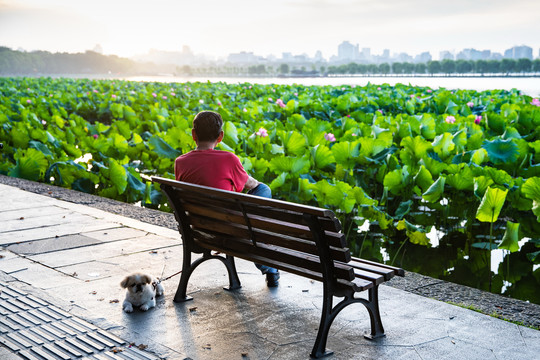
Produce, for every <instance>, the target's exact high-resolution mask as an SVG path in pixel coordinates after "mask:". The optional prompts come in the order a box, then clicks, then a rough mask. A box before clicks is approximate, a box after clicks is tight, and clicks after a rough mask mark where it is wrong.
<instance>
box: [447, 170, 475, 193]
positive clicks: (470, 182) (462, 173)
mask: <svg viewBox="0 0 540 360" xmlns="http://www.w3.org/2000/svg"><path fill="white" fill-rule="evenodd" d="M446 183H447V184H448V185H450V186H452V187H454V188H455V189H457V190H471V191H472V190H474V176H473V172H472V171H471V168H470V167H468V166H464V167H463V168H462V169H461V170H459V171H458V172H457V173H456V174H449V175H448V176H447V177H446Z"/></svg>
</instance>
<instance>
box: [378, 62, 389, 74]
mask: <svg viewBox="0 0 540 360" xmlns="http://www.w3.org/2000/svg"><path fill="white" fill-rule="evenodd" d="M379 72H380V73H381V74H383V75H386V74H388V73H389V72H390V64H388V63H382V64H380V65H379Z"/></svg>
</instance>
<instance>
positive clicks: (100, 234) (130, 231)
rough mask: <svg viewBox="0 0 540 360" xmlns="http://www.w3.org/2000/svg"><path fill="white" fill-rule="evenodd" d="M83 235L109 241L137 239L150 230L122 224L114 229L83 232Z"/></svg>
mask: <svg viewBox="0 0 540 360" xmlns="http://www.w3.org/2000/svg"><path fill="white" fill-rule="evenodd" d="M83 235H85V236H87V237H90V238H93V239H96V240H99V241H100V242H109V241H117V240H124V239H136V238H139V237H143V236H147V235H148V232H146V231H143V230H139V229H134V228H130V227H125V226H122V227H117V228H113V229H106V230H100V231H92V232H86V233H83Z"/></svg>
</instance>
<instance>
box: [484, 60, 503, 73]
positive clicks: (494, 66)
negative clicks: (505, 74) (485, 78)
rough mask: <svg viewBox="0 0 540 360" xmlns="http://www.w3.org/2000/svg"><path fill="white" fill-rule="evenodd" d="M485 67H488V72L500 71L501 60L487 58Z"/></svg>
mask: <svg viewBox="0 0 540 360" xmlns="http://www.w3.org/2000/svg"><path fill="white" fill-rule="evenodd" d="M487 68H488V70H487V72H488V73H490V74H496V73H500V72H501V71H502V70H501V62H500V61H498V60H489V61H488V62H487Z"/></svg>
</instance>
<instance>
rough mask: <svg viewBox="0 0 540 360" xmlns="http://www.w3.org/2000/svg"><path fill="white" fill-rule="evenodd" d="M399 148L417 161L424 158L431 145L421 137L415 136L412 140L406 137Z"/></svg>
mask: <svg viewBox="0 0 540 360" xmlns="http://www.w3.org/2000/svg"><path fill="white" fill-rule="evenodd" d="M400 146H401V147H402V148H404V149H405V150H407V152H409V153H411V154H413V155H414V157H415V158H416V159H417V160H419V159H421V158H423V157H424V156H426V154H427V152H428V151H429V150H431V148H432V145H431V143H430V142H429V141H426V140H424V139H423V138H422V137H421V136H416V137H415V138H414V139H413V138H411V137H410V136H408V137H406V138H404V139H403V140H401V144H400Z"/></svg>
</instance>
